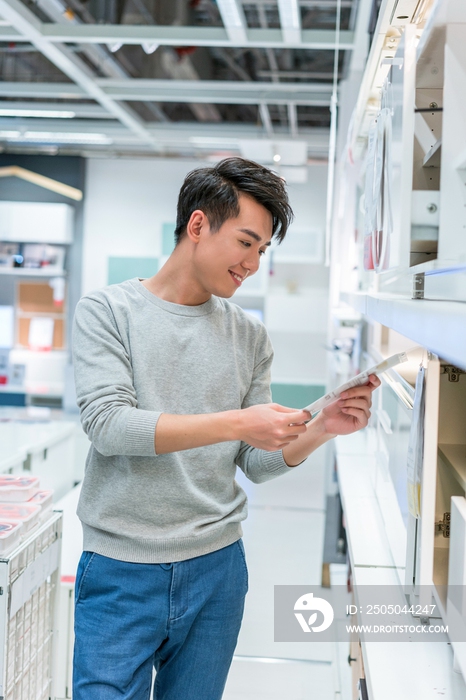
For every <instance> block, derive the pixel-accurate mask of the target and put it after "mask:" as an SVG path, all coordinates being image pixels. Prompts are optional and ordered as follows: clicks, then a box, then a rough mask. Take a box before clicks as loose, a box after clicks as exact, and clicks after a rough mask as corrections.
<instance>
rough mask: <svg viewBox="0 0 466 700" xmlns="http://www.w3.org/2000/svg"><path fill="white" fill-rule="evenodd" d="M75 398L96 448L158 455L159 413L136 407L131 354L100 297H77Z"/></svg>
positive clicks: (104, 451) (106, 452)
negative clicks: (157, 428) (156, 442)
mask: <svg viewBox="0 0 466 700" xmlns="http://www.w3.org/2000/svg"><path fill="white" fill-rule="evenodd" d="M73 363H74V370H75V381H76V394H77V403H78V406H79V409H80V412H81V422H82V425H83V429H84V432H85V433H86V435H87V436H88V437H89V439H90V440H91V442H92V443H93V445H94V447H95V448H96V450H97V451H98V452H100V453H101V454H102V455H104V456H106V457H110V456H112V455H127V456H137V457H146V456H152V457H154V456H156V453H155V442H154V436H155V427H156V425H157V421H158V418H159V416H160V415H161V412H156V411H144V410H140V409H138V402H137V396H136V391H135V389H134V385H133V378H132V367H131V361H130V357H129V354H128V352H127V350H126V348H125V346H124V343H123V341H122V338H121V336H120V333H119V332H118V328H117V325H116V322H115V319H114V317H113V314H112V313H111V310H110V309H109V308H108V306H107V304H106V303H105V301H104V300H101V299H99V298H98V297H97V296H88V297H84V298H83V299H81V301H80V302H79V303H78V305H77V307H76V313H75V317H74V326H73Z"/></svg>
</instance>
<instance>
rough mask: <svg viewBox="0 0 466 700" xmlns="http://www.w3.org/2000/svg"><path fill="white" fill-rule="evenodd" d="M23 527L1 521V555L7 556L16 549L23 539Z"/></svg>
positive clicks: (18, 523) (15, 523) (19, 524)
mask: <svg viewBox="0 0 466 700" xmlns="http://www.w3.org/2000/svg"><path fill="white" fill-rule="evenodd" d="M22 529H23V525H22V523H20V522H8V521H7V520H3V518H2V519H0V554H1V555H3V554H6V553H7V552H10V551H11V550H12V549H14V548H15V547H16V545H17V544H18V543H19V541H20V539H21V531H22Z"/></svg>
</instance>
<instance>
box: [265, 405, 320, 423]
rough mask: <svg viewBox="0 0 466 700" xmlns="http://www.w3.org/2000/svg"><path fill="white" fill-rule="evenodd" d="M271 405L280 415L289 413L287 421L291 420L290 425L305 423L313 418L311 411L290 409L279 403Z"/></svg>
mask: <svg viewBox="0 0 466 700" xmlns="http://www.w3.org/2000/svg"><path fill="white" fill-rule="evenodd" d="M271 405H272V408H274V409H275V411H277V412H278V413H287V414H288V415H287V419H289V420H290V423H304V421H306V420H309V418H310V417H311V414H310V413H309V411H303V410H301V409H299V408H288V406H281V405H280V404H279V403H273V404H271Z"/></svg>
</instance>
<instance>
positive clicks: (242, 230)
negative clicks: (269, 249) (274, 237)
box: [239, 228, 272, 246]
mask: <svg viewBox="0 0 466 700" xmlns="http://www.w3.org/2000/svg"><path fill="white" fill-rule="evenodd" d="M239 230H240V231H241V232H242V233H247V235H248V236H251V238H254V240H255V241H257V242H258V243H260V242H261V241H262V238H261V237H260V236H259V234H257V233H255V231H251V230H250V229H249V228H240V229H239ZM264 245H267V246H268V245H272V241H268V242H267V243H264Z"/></svg>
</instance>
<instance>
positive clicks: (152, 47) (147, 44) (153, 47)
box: [142, 41, 159, 54]
mask: <svg viewBox="0 0 466 700" xmlns="http://www.w3.org/2000/svg"><path fill="white" fill-rule="evenodd" d="M142 48H143V49H144V51H145V52H146V53H147V54H151V53H154V52H155V51H157V49H158V48H159V45H158V44H156V43H155V42H154V41H144V42H143V43H142Z"/></svg>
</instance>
